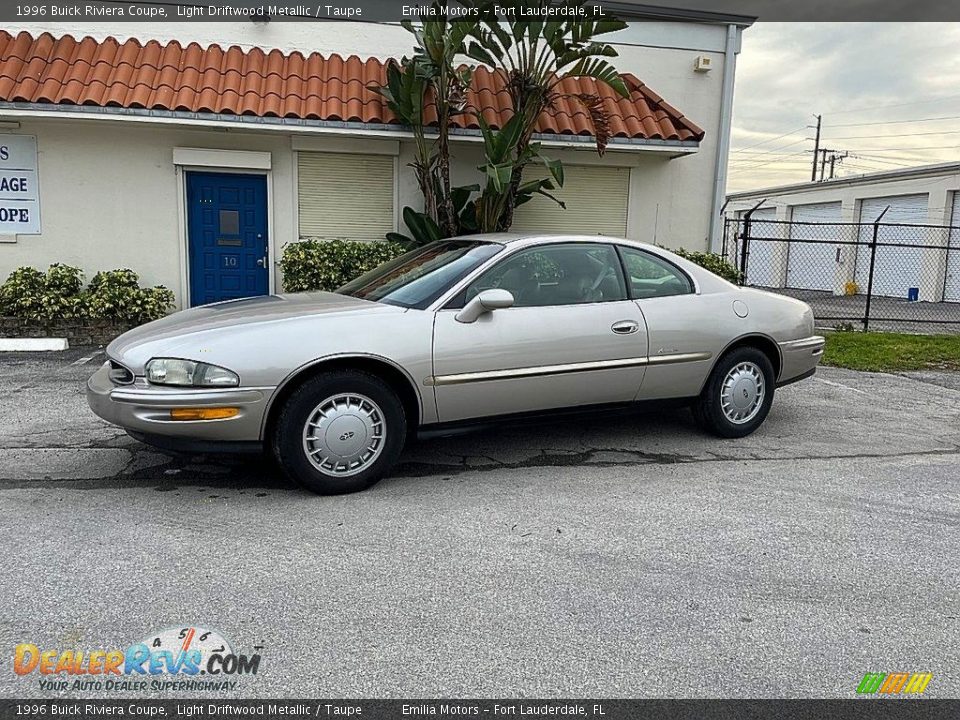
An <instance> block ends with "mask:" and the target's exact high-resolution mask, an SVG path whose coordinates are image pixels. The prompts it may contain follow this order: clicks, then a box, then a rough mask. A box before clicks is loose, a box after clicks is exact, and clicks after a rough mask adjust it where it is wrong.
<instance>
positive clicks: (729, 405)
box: [693, 347, 776, 438]
mask: <svg viewBox="0 0 960 720" xmlns="http://www.w3.org/2000/svg"><path fill="white" fill-rule="evenodd" d="M775 382H776V379H775V377H774V373H773V365H772V364H771V362H770V358H768V357H767V356H766V354H764V353H763V352H762V351H760V350H758V349H757V348H752V347H741V348H736V349H735V350H732V351H731V352H729V353H727V354H726V355H724V356H723V357H722V358H720V360H719V362H718V363H717V365H716V367H714V369H713V372H712V373H711V374H710V377H709V378H708V379H707V384H706V386H705V387H704V388H703V392H702V393H700V397H699V399H698V400H697V402H696V403H695V404H694V406H693V415H694V418H695V419H696V420H697V424H698V425H700V427H701V428H703V429H704V430H706V431H707V432H710V433H712V434H714V435H718V436H720V437H726V438H738V437H745V436H746V435H749V434H750V433H752V432H753V431H754V430H756V429H757V428H758V427H760V425H762V424H763V421H764V420H765V419H766V418H767V414H768V413H769V412H770V406H771V405H772V404H773V392H774V385H775Z"/></svg>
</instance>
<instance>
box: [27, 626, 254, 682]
mask: <svg viewBox="0 0 960 720" xmlns="http://www.w3.org/2000/svg"><path fill="white" fill-rule="evenodd" d="M253 649H254V652H253V653H250V654H245V653H238V652H236V651H234V649H233V646H232V645H231V644H230V642H229V641H228V640H227V639H226V638H224V636H223V635H221V634H220V633H219V632H217V631H216V630H207V629H205V628H202V627H196V626H193V627H174V628H167V629H166V630H161V631H160V632H157V633H151V634H150V635H148V636H147V637H146V638H145V639H144V640H142V641H140V642H138V643H134V644H133V645H130V646H129V647H127V648H126V649H119V648H118V649H106V650H104V649H101V650H78V649H62V648H41V647H39V646H38V645H35V644H33V643H20V644H19V645H17V646H16V648H14V652H13V671H14V672H15V673H16V674H17V675H19V676H21V677H23V678H37V679H38V682H39V689H40V690H53V691H64V690H66V691H98V692H99V691H117V692H143V691H146V690H174V691H184V692H194V691H223V690H235V689H236V688H237V686H238V684H239V682H238V680H237V679H236V678H237V677H238V676H244V675H256V674H257V671H258V670H259V669H260V661H261V657H260V653H259V651H260V650H261V649H262V646H259V645H255V646H254V648H253Z"/></svg>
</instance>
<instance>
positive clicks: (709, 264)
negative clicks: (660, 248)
mask: <svg viewBox="0 0 960 720" xmlns="http://www.w3.org/2000/svg"><path fill="white" fill-rule="evenodd" d="M667 250H670V252H672V253H675V254H676V255H679V256H680V257H682V258H685V259H687V260H689V261H690V262H692V263H696V264H697V265H699V266H700V267H702V268H704V269H705V270H709V271H710V272H712V273H713V274H714V275H719V276H720V277H722V278H723V279H724V280H729V281H730V282H732V283H734V284H739V282H740V271H739V270H737V269H736V268H735V267H734V266H733V265H732V264H731V263H730V262H729V261H728V260H727V259H726V258H724V257H723V255H719V254H717V253H711V252H698V251H696V250H684V249H683V248H680V249H679V250H675V249H673V248H667Z"/></svg>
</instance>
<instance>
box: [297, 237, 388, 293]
mask: <svg viewBox="0 0 960 720" xmlns="http://www.w3.org/2000/svg"><path fill="white" fill-rule="evenodd" d="M404 252H406V248H405V247H404V246H403V245H401V244H400V243H398V242H391V241H389V240H374V241H372V242H359V241H354V240H301V241H300V242H295V243H289V244H287V245H285V246H284V248H283V257H282V258H281V259H280V270H281V271H282V272H283V287H284V289H285V290H286V291H287V292H308V291H312V290H327V291H330V290H336V289H337V288H338V287H340V286H341V285H344V284H345V283H348V282H350V281H351V280H353V279H354V278H356V277H359V276H360V275H363V273H365V272H367V271H368V270H372V269H373V268H375V267H376V266H377V265H380V264H381V263H384V262H386V261H387V260H392V259H393V258H395V257H397V256H398V255H401V254H402V253H404Z"/></svg>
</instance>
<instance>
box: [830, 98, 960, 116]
mask: <svg viewBox="0 0 960 720" xmlns="http://www.w3.org/2000/svg"><path fill="white" fill-rule="evenodd" d="M954 98H960V95H946V96H944V97H939V98H934V99H933V100H920V101H919V102H905V103H895V104H893V105H874V106H872V107H859V108H851V109H849V110H839V111H837V112H832V113H830V115H848V114H850V113H856V112H868V111H870V110H886V109H887V108H895V107H907V106H908V105H909V106H910V107H914V106H916V105H929V104H930V103H939V102H943V101H945V100H953V99H954Z"/></svg>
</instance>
